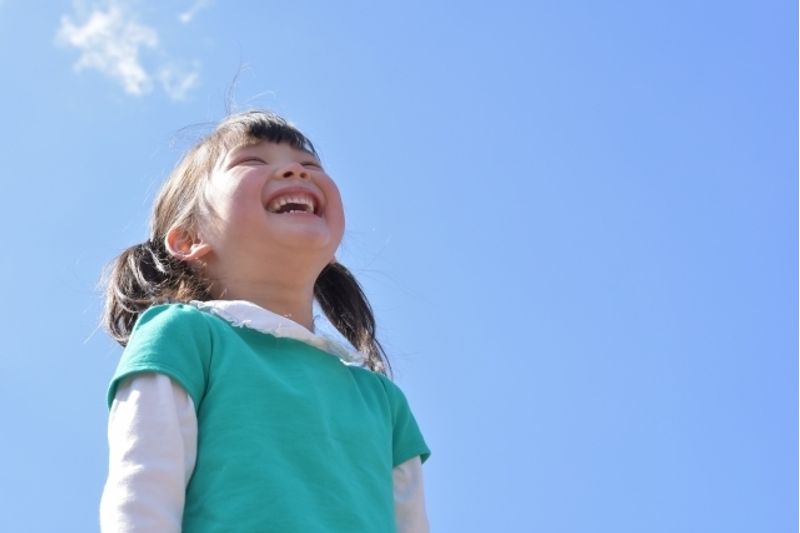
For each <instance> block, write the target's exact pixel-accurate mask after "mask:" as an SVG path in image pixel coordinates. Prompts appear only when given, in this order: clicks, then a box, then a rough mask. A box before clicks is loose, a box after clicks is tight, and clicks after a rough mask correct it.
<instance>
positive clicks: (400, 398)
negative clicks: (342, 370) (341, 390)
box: [348, 365, 407, 412]
mask: <svg viewBox="0 0 800 533" xmlns="http://www.w3.org/2000/svg"><path fill="white" fill-rule="evenodd" d="M348 368H349V369H350V373H351V375H352V376H353V379H354V380H355V381H356V382H357V383H358V384H359V385H360V386H361V387H362V389H363V388H368V389H370V390H372V391H373V392H374V393H376V394H378V395H379V396H380V397H381V398H383V399H384V400H385V402H386V405H387V407H388V408H389V409H390V410H391V411H392V412H394V411H396V410H397V409H398V408H403V406H405V405H406V404H407V401H406V397H405V394H403V391H402V390H401V389H400V387H399V386H398V385H397V384H396V383H395V382H394V381H392V380H391V379H389V378H388V377H387V376H385V375H383V374H381V373H379V372H375V371H373V370H370V369H368V368H364V367H362V366H356V365H348Z"/></svg>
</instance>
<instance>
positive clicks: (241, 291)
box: [215, 282, 314, 331]
mask: <svg viewBox="0 0 800 533" xmlns="http://www.w3.org/2000/svg"><path fill="white" fill-rule="evenodd" d="M215 292H216V294H215V297H216V298H218V299H221V300H247V301H249V302H252V303H254V304H256V305H259V306H261V307H263V308H264V309H269V310H270V311H272V312H273V313H276V314H278V315H281V316H284V317H286V318H288V319H290V320H292V321H294V322H297V323H298V324H300V325H301V326H303V327H305V328H306V329H308V330H309V331H314V319H313V313H312V308H313V302H314V286H313V285H311V286H307V287H288V286H286V285H283V284H269V283H263V282H262V283H258V284H227V285H226V286H225V287H221V288H220V289H219V291H215Z"/></svg>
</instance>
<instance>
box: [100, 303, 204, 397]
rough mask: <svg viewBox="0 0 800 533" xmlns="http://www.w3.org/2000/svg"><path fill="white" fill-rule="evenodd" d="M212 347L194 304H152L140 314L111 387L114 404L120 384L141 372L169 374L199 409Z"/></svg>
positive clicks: (202, 319)
mask: <svg viewBox="0 0 800 533" xmlns="http://www.w3.org/2000/svg"><path fill="white" fill-rule="evenodd" d="M211 349H212V339H211V328H210V326H209V322H208V320H207V317H206V316H205V314H204V313H203V312H202V311H200V310H199V309H197V308H195V307H194V306H191V305H184V304H166V305H157V306H153V307H151V308H150V309H148V310H146V311H145V312H144V313H142V315H141V316H140V317H139V320H138V321H137V322H136V326H135V327H134V328H133V332H132V333H131V337H130V340H129V342H128V345H127V346H126V347H125V351H124V352H123V353H122V358H121V359H120V362H119V365H118V366H117V370H116V372H115V373H114V377H113V378H112V380H111V385H110V386H109V389H108V398H107V401H108V405H109V407H110V406H111V404H112V402H113V400H114V397H115V395H116V391H117V387H118V386H119V384H120V383H122V382H123V381H124V380H126V379H128V378H130V377H132V376H134V375H136V374H139V373H142V372H156V373H159V374H164V375H166V376H169V377H170V378H172V379H173V380H174V381H176V382H177V383H178V384H179V385H180V386H181V387H183V389H184V390H185V391H186V392H188V393H189V396H190V397H191V398H192V401H193V402H194V406H195V408H196V409H198V408H199V407H200V404H201V402H202V400H203V395H204V393H205V387H206V381H207V376H208V367H209V363H210V357H211Z"/></svg>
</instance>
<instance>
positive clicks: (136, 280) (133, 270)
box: [103, 111, 390, 375]
mask: <svg viewBox="0 0 800 533" xmlns="http://www.w3.org/2000/svg"><path fill="white" fill-rule="evenodd" d="M265 140H266V141H271V142H275V143H287V144H289V145H291V146H292V147H294V148H298V149H301V150H305V151H307V152H309V153H311V154H314V155H315V156H316V154H317V152H316V150H315V148H314V145H313V144H312V143H311V141H310V140H308V138H306V137H305V135H303V134H302V133H301V132H300V130H298V129H297V128H296V127H295V126H294V125H292V124H291V123H289V122H287V121H286V120H285V119H283V118H281V117H280V116H278V115H276V114H274V113H271V112H266V111H247V112H244V113H237V114H233V115H229V116H228V117H227V118H225V119H224V120H223V121H222V122H221V123H220V124H219V125H218V126H217V127H216V129H214V131H213V132H212V133H211V134H209V135H208V136H206V137H205V138H203V139H202V140H201V141H200V142H199V143H197V145H195V146H194V147H193V148H192V149H190V150H189V151H188V152H187V153H186V154H185V155H184V157H183V158H182V159H181V161H180V162H179V163H178V165H177V166H176V167H175V169H174V170H173V171H172V173H171V174H170V175H169V177H168V178H167V180H166V182H165V183H164V185H163V186H162V188H161V191H160V192H159V194H158V197H157V198H156V201H155V205H154V208H153V213H152V217H151V223H150V238H149V239H148V240H147V241H146V242H144V243H141V244H137V245H135V246H131V247H130V248H128V249H126V250H125V251H124V252H122V254H120V255H119V257H117V259H116V260H115V261H114V262H113V263H112V265H111V270H110V273H109V276H108V283H107V287H106V295H105V309H104V312H103V326H104V327H105V328H106V329H107V330H108V332H109V334H110V335H111V336H112V337H113V338H114V339H115V340H116V341H117V342H119V343H120V344H121V345H123V346H125V345H126V344H127V342H128V339H129V337H130V334H131V331H132V329H133V326H134V324H136V320H137V319H138V318H139V315H140V314H141V313H142V312H143V311H145V310H146V309H147V308H149V307H151V306H153V305H156V304H159V303H167V302H188V301H190V300H202V301H205V300H210V299H212V297H211V294H210V283H209V282H208V280H206V279H205V278H204V276H203V275H202V273H201V272H199V271H198V270H197V269H195V268H193V267H192V266H191V265H189V264H188V263H186V262H184V261H181V260H179V259H177V258H175V257H174V256H172V255H171V254H170V253H169V252H168V251H167V249H166V247H165V245H164V239H165V237H166V234H167V231H169V229H170V228H172V227H175V226H183V227H186V228H196V227H197V223H198V221H199V217H200V216H202V214H203V212H204V209H205V205H204V197H203V191H204V188H205V184H206V181H207V179H208V177H209V176H210V174H211V172H212V171H213V169H214V167H215V166H216V165H217V164H218V163H219V162H220V160H221V159H222V158H223V157H224V156H225V154H226V153H227V152H228V151H230V150H232V149H233V148H236V147H238V146H242V145H247V144H255V143H258V142H260V141H265ZM314 296H315V297H316V299H317V302H318V303H319V305H320V307H321V308H322V311H323V312H324V313H325V316H326V317H327V318H328V320H329V321H330V322H331V324H333V326H334V327H335V328H336V329H337V330H338V331H339V332H340V333H341V334H342V335H343V336H344V337H345V338H346V339H347V340H348V341H349V342H350V343H351V344H352V345H353V347H355V348H356V349H357V350H358V351H359V352H361V353H362V354H363V356H364V366H366V367H367V368H369V369H371V370H374V371H376V372H380V373H382V374H387V375H388V373H389V372H390V367H389V361H388V359H387V358H386V354H385V352H384V351H383V347H382V346H381V344H380V342H378V339H377V338H376V336H375V317H374V315H373V312H372V307H371V306H370V305H369V301H368V300H367V298H366V296H365V295H364V291H363V290H362V289H361V286H360V285H359V284H358V282H357V281H356V279H355V277H353V275H352V274H351V273H350V271H349V270H348V269H347V268H345V267H344V265H342V264H340V263H338V262H334V263H331V264H329V265H327V266H326V267H325V268H324V270H323V271H322V272H321V273H320V275H319V276H318V278H317V280H316V283H315V285H314Z"/></svg>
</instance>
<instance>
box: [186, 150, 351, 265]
mask: <svg viewBox="0 0 800 533" xmlns="http://www.w3.org/2000/svg"><path fill="white" fill-rule="evenodd" d="M205 198H206V202H205V203H206V205H207V207H208V209H209V210H210V214H209V216H208V217H204V219H205V220H204V222H203V223H202V224H201V227H200V228H199V229H200V234H201V236H202V239H203V241H204V242H205V243H206V244H207V245H208V247H209V251H210V252H211V253H210V254H208V257H206V258H204V259H205V260H206V261H207V262H208V267H209V274H210V275H211V277H212V279H220V280H224V279H230V278H231V277H232V276H236V277H237V278H238V279H253V280H254V281H256V280H257V277H258V276H261V275H265V273H267V272H277V271H280V272H284V271H285V270H286V269H287V268H288V269H289V270H298V269H299V270H303V271H305V270H308V271H309V272H312V273H313V272H316V274H318V273H319V272H320V271H321V270H322V269H323V268H324V267H325V265H326V264H327V263H329V262H330V261H331V260H332V259H333V256H334V253H335V251H336V248H337V247H338V246H339V242H340V241H341V239H342V234H343V232H344V213H343V208H342V202H341V198H340V196H339V191H338V189H337V188H336V185H335V183H334V182H333V180H332V179H331V178H330V176H328V175H327V173H326V172H325V170H324V169H323V168H322V165H321V164H320V162H319V160H318V159H317V158H316V156H314V155H313V154H311V153H309V152H307V151H305V150H302V149H299V148H295V147H293V146H291V145H290V144H287V143H274V142H270V141H261V142H258V143H257V144H251V145H245V146H240V147H238V148H235V149H233V150H231V151H230V152H228V153H227V154H226V156H225V157H224V158H223V159H222V160H221V161H220V163H219V164H218V165H217V168H216V169H215V171H214V172H213V173H212V175H211V177H210V179H209V182H208V185H207V187H206V190H205ZM276 267H277V268H276ZM316 274H314V275H315V276H316Z"/></svg>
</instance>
